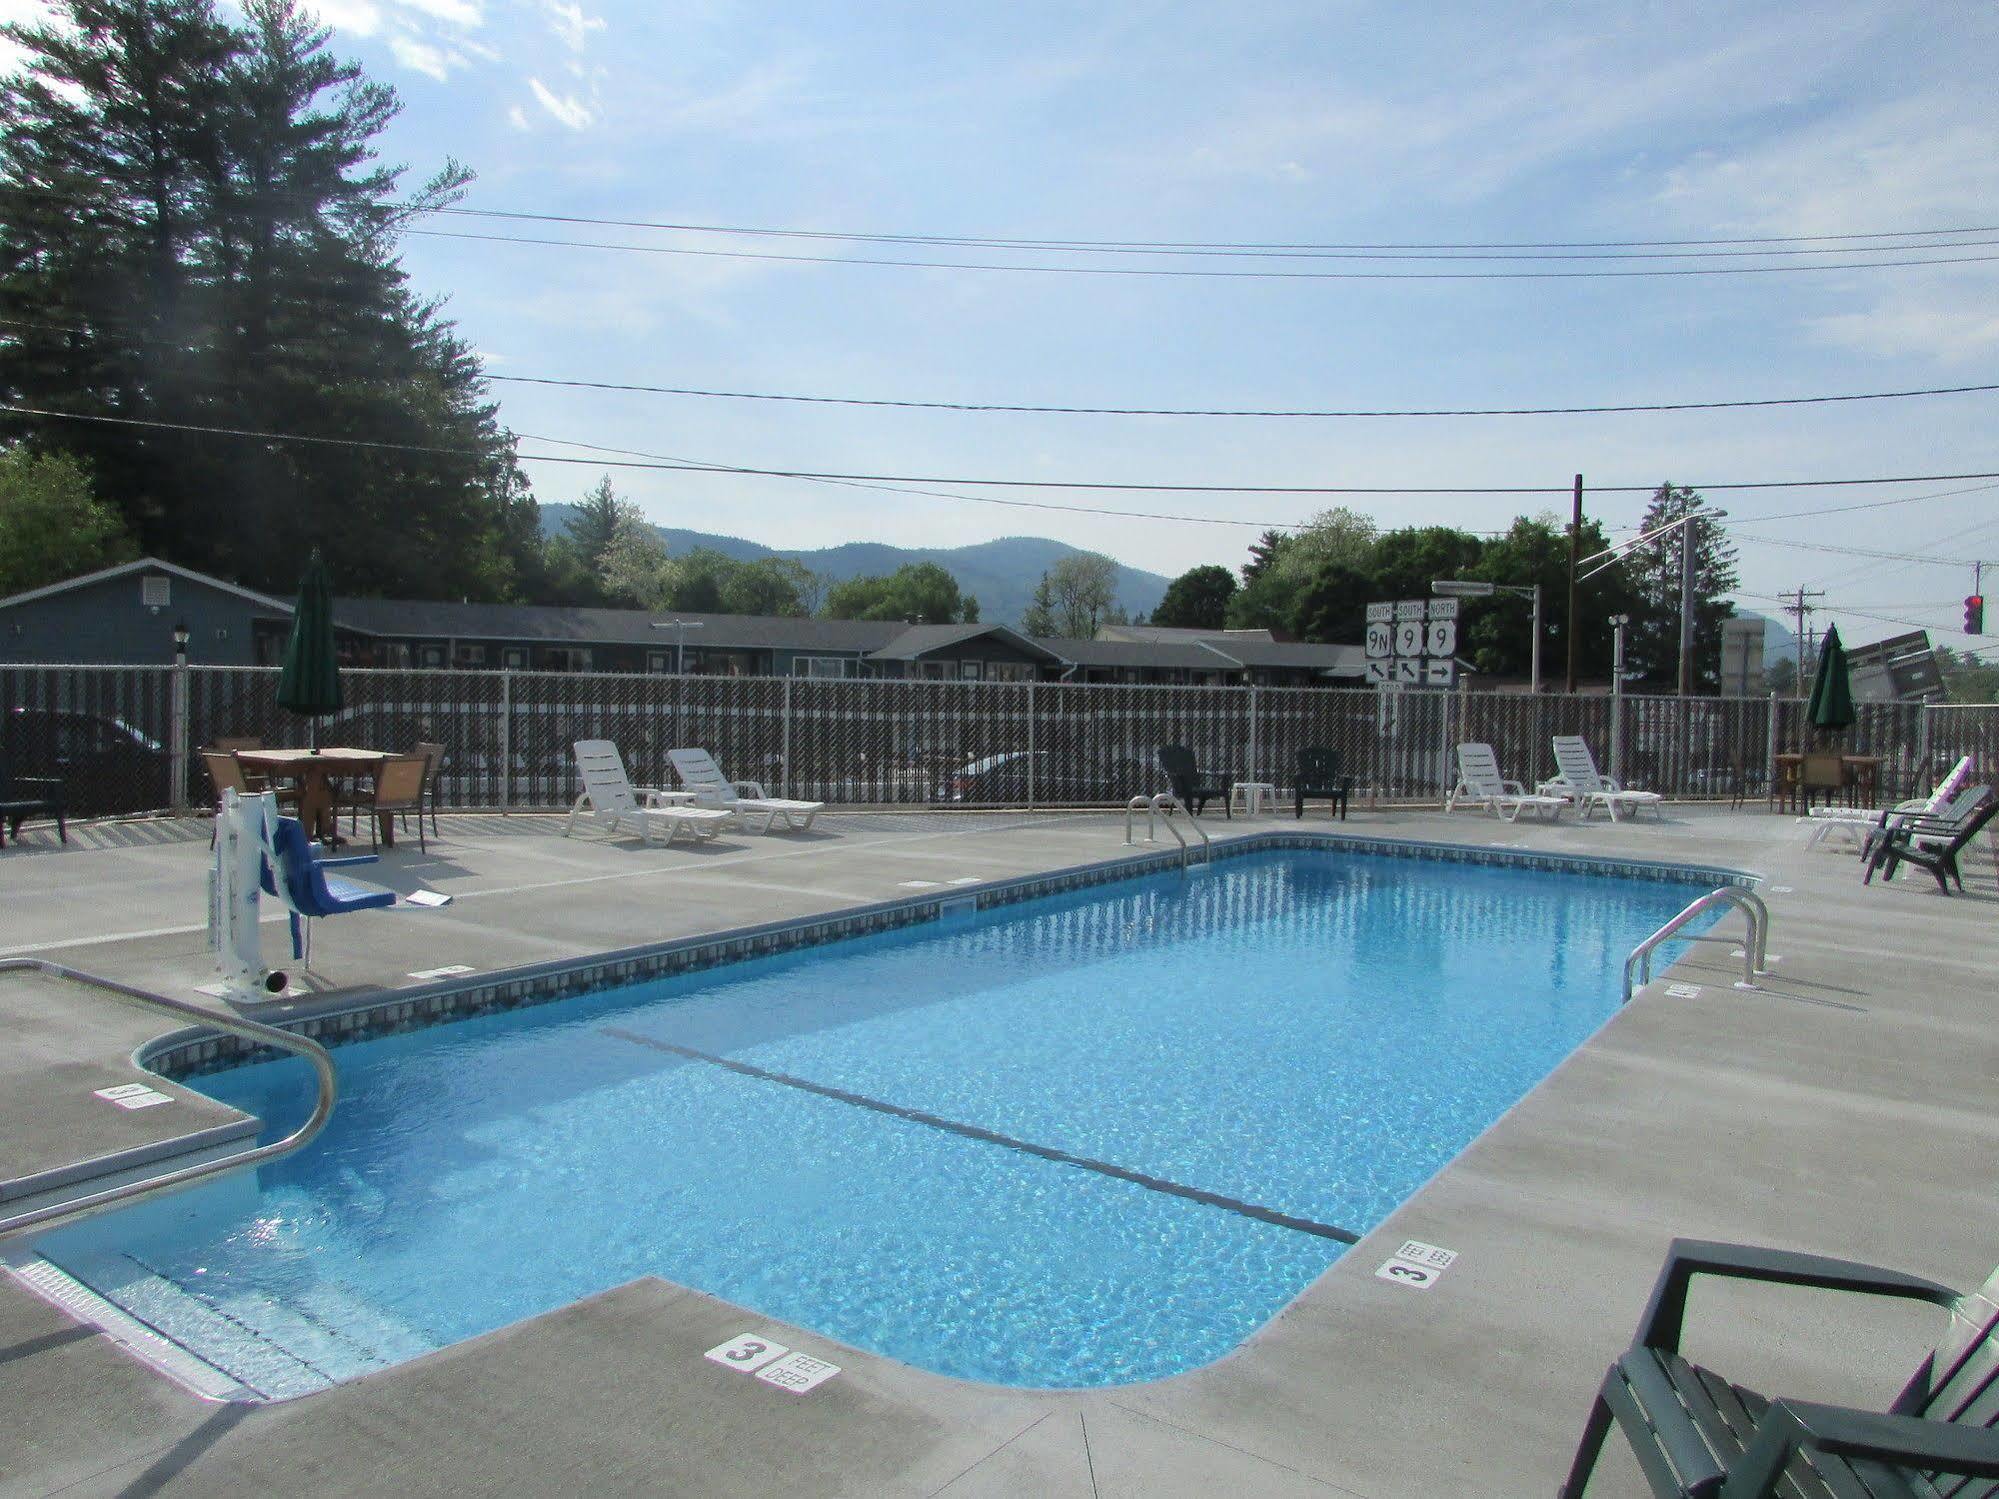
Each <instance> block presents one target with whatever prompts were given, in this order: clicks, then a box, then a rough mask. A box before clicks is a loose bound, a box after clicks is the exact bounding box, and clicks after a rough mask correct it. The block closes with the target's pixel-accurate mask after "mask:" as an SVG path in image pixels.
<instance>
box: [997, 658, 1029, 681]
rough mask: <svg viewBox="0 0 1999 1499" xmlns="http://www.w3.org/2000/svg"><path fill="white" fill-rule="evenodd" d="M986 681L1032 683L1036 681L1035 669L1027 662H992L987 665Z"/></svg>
mask: <svg viewBox="0 0 1999 1499" xmlns="http://www.w3.org/2000/svg"><path fill="white" fill-rule="evenodd" d="M986 680H987V681H989V682H1031V681H1033V680H1034V668H1033V667H1032V666H1030V665H1029V664H1028V663H1027V662H1025V661H990V662H988V663H986Z"/></svg>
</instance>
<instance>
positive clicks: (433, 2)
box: [394, 0, 486, 29]
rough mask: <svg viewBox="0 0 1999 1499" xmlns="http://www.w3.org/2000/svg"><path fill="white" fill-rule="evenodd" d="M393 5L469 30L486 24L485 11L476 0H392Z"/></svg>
mask: <svg viewBox="0 0 1999 1499" xmlns="http://www.w3.org/2000/svg"><path fill="white" fill-rule="evenodd" d="M394 3H396V4H398V5H400V6H403V7H404V8H406V9H409V10H414V11H419V12H421V13H422V14H424V15H426V16H429V17H431V18H432V19H433V20H438V21H444V22H447V23H449V24H450V25H453V26H463V27H466V28H468V29H470V28H472V27H477V26H483V25H484V24H485V23H486V13H485V10H484V8H483V7H482V6H480V5H479V3H478V0H394Z"/></svg>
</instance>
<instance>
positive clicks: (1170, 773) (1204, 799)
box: [1152, 744, 1235, 822]
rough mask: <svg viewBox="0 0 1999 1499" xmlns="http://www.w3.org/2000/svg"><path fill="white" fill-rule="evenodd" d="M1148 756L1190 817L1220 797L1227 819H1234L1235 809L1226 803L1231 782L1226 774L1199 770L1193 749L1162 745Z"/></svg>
mask: <svg viewBox="0 0 1999 1499" xmlns="http://www.w3.org/2000/svg"><path fill="white" fill-rule="evenodd" d="M1152 758H1153V760H1154V761H1155V762H1157V764H1158V766H1159V769H1160V772H1161V773H1162V774H1163V775H1164V776H1165V777H1166V784H1167V785H1169V786H1170V787H1172V788H1173V794H1174V795H1175V796H1176V797H1178V798H1179V799H1180V801H1181V803H1182V804H1183V805H1184V806H1185V807H1186V808H1187V810H1188V811H1189V812H1190V813H1192V814H1193V815H1194V816H1196V817H1199V816H1200V815H1201V809H1202V808H1203V807H1205V806H1206V805H1207V804H1208V803H1209V802H1210V801H1211V800H1213V799H1214V798H1215V797H1220V798H1221V801H1222V811H1223V812H1225V813H1227V814H1228V817H1229V820H1230V821H1231V822H1233V821H1234V820H1235V809H1234V808H1232V807H1231V806H1230V805H1229V788H1230V787H1231V786H1232V785H1233V784H1234V783H1233V782H1232V781H1231V780H1230V778H1229V777H1227V776H1225V775H1219V774H1217V773H1216V772H1214V771H1209V770H1202V769H1201V768H1200V767H1199V766H1198V765H1196V764H1195V763H1194V752H1193V751H1192V750H1191V749H1189V748H1187V746H1186V745H1184V744H1162V745H1160V746H1159V747H1158V748H1157V749H1156V750H1154V751H1153V752H1152Z"/></svg>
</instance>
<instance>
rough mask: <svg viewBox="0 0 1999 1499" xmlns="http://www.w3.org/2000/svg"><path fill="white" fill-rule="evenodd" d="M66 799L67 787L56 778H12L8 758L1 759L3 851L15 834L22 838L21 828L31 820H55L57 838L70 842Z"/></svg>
mask: <svg viewBox="0 0 1999 1499" xmlns="http://www.w3.org/2000/svg"><path fill="white" fill-rule="evenodd" d="M65 808H66V803H65V802H64V799H63V784H62V782H61V780H59V779H58V778H56V777H55V776H17V775H13V774H10V772H9V770H8V766H7V758H6V756H5V755H0V848H5V847H6V846H7V838H8V836H9V835H10V834H11V835H12V836H14V837H15V838H19V837H20V836H21V824H22V823H24V822H26V821H27V820H28V819H29V818H30V817H53V818H54V819H55V820H56V837H57V838H58V839H60V840H61V841H62V842H64V843H67V842H69V823H68V820H67V815H66V811H65Z"/></svg>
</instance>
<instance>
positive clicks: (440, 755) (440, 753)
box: [412, 739, 444, 838]
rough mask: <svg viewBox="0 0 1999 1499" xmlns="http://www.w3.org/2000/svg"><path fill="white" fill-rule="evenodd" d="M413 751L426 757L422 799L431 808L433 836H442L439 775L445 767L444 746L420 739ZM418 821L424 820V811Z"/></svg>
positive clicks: (420, 813)
mask: <svg viewBox="0 0 1999 1499" xmlns="http://www.w3.org/2000/svg"><path fill="white" fill-rule="evenodd" d="M412 753H413V754H418V755H422V756H423V758H424V772H423V796H422V801H423V803H424V805H425V806H427V807H429V808H430V833H431V836H432V837H433V838H441V837H443V836H444V835H443V834H441V833H439V832H438V831H437V776H438V772H439V771H441V770H442V769H444V746H443V745H441V744H433V743H431V742H429V741H428V740H423V739H419V740H418V741H417V744H416V749H415V750H414V751H412ZM417 821H418V822H419V823H421V822H422V821H423V813H422V812H418V813H417Z"/></svg>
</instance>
